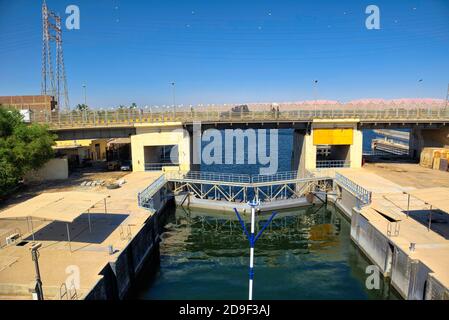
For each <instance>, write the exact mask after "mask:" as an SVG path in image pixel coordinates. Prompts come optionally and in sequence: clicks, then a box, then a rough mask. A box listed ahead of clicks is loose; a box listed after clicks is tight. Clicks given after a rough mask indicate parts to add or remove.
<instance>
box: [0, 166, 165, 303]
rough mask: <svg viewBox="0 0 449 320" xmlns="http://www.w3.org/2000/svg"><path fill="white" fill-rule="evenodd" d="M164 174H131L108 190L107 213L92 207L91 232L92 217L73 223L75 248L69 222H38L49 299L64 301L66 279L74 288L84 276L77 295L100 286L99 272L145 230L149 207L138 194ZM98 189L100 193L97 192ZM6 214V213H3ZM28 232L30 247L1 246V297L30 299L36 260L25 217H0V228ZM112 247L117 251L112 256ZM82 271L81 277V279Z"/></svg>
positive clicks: (46, 292)
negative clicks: (61, 293) (139, 201)
mask: <svg viewBox="0 0 449 320" xmlns="http://www.w3.org/2000/svg"><path fill="white" fill-rule="evenodd" d="M159 176H160V173H157V172H154V173H142V172H135V173H130V174H128V175H126V176H125V177H124V179H125V181H126V183H125V184H124V185H123V186H122V187H121V188H119V189H113V190H107V189H104V190H101V191H100V192H102V193H105V192H107V193H108V194H109V195H110V198H109V199H108V200H107V213H105V210H104V204H103V203H99V204H97V205H96V206H95V207H94V208H93V209H91V210H90V212H91V214H92V216H91V218H92V232H89V227H88V221H87V215H83V216H81V217H80V218H78V219H77V220H75V222H74V223H72V224H70V225H69V226H70V233H71V237H72V242H71V250H70V247H69V243H68V242H67V231H66V225H65V224H63V223H59V222H41V223H40V224H38V223H36V225H35V226H34V227H35V232H36V233H35V240H36V241H37V242H40V243H42V248H41V249H40V250H39V252H40V257H39V264H40V269H41V276H42V282H43V285H44V294H45V298H46V299H59V291H60V288H61V286H62V284H63V283H65V282H67V287H70V286H71V283H72V281H71V279H73V280H74V281H73V282H74V283H76V282H77V281H78V279H79V284H80V285H79V289H77V290H76V293H77V297H78V299H80V298H82V297H83V295H84V294H86V293H87V292H89V290H90V289H91V288H92V287H93V286H94V285H95V284H96V282H97V281H98V280H99V279H100V276H99V273H100V271H101V270H102V269H103V268H104V266H105V265H106V264H107V263H108V262H109V261H114V260H115V259H116V258H117V256H118V254H120V252H121V250H123V248H125V247H126V245H127V243H128V242H129V240H130V239H132V237H133V236H134V235H135V234H136V233H137V232H138V231H139V230H140V229H141V228H142V226H143V224H144V222H145V221H146V220H147V218H148V217H149V211H146V210H144V209H141V208H139V207H138V205H137V193H138V192H139V191H140V190H142V189H144V188H145V187H146V186H148V185H149V184H151V183H152V182H153V181H154V180H155V179H157V178H158V177H159ZM92 192H96V191H92ZM0 215H1V212H0ZM15 228H20V229H21V230H23V232H25V234H24V237H23V239H24V240H25V241H24V243H25V242H27V243H26V244H25V245H23V246H20V245H17V244H16V245H9V246H6V247H4V248H2V249H0V299H8V298H14V299H18V298H19V297H20V298H21V299H30V298H31V294H29V293H28V288H29V287H30V285H31V284H32V283H33V280H34V275H35V273H34V264H33V262H32V260H31V254H30V244H31V241H32V239H31V236H30V234H29V233H27V232H26V230H27V229H26V224H25V225H24V223H23V221H14V220H0V229H3V230H14V229H15ZM109 245H112V246H113V248H114V250H115V253H114V254H113V255H110V254H109ZM78 275H79V277H78Z"/></svg>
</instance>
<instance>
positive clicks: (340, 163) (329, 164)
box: [316, 160, 351, 169]
mask: <svg viewBox="0 0 449 320" xmlns="http://www.w3.org/2000/svg"><path fill="white" fill-rule="evenodd" d="M350 166H351V161H347V160H317V161H316V167H317V169H321V168H349V167H350Z"/></svg>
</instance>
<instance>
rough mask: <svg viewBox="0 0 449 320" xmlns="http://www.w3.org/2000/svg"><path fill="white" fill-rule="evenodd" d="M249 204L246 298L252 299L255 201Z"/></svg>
mask: <svg viewBox="0 0 449 320" xmlns="http://www.w3.org/2000/svg"><path fill="white" fill-rule="evenodd" d="M250 205H251V241H250V249H249V274H250V276H249V295H248V300H253V275H254V229H255V220H256V203H255V202H253V203H251V204H250Z"/></svg>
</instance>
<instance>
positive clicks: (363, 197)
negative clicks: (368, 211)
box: [335, 172, 372, 205]
mask: <svg viewBox="0 0 449 320" xmlns="http://www.w3.org/2000/svg"><path fill="white" fill-rule="evenodd" d="M335 181H336V182H337V183H338V184H340V185H341V186H342V187H344V188H345V189H346V190H348V191H349V192H350V193H352V194H353V195H354V196H355V197H356V199H357V200H358V202H359V204H360V205H368V204H370V203H371V196H372V192H371V191H368V190H366V189H365V188H363V187H362V186H360V185H358V184H357V183H355V182H354V181H352V180H351V179H349V178H347V177H345V176H344V175H342V174H340V173H338V172H336V173H335Z"/></svg>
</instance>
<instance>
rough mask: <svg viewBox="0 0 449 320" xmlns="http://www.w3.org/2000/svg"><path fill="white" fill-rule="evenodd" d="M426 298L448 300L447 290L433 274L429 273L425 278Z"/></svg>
mask: <svg viewBox="0 0 449 320" xmlns="http://www.w3.org/2000/svg"><path fill="white" fill-rule="evenodd" d="M426 300H449V290H448V289H446V288H445V287H444V286H443V285H442V284H441V282H439V281H438V280H437V279H435V277H434V276H433V274H429V276H428V278H427V286H426Z"/></svg>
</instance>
